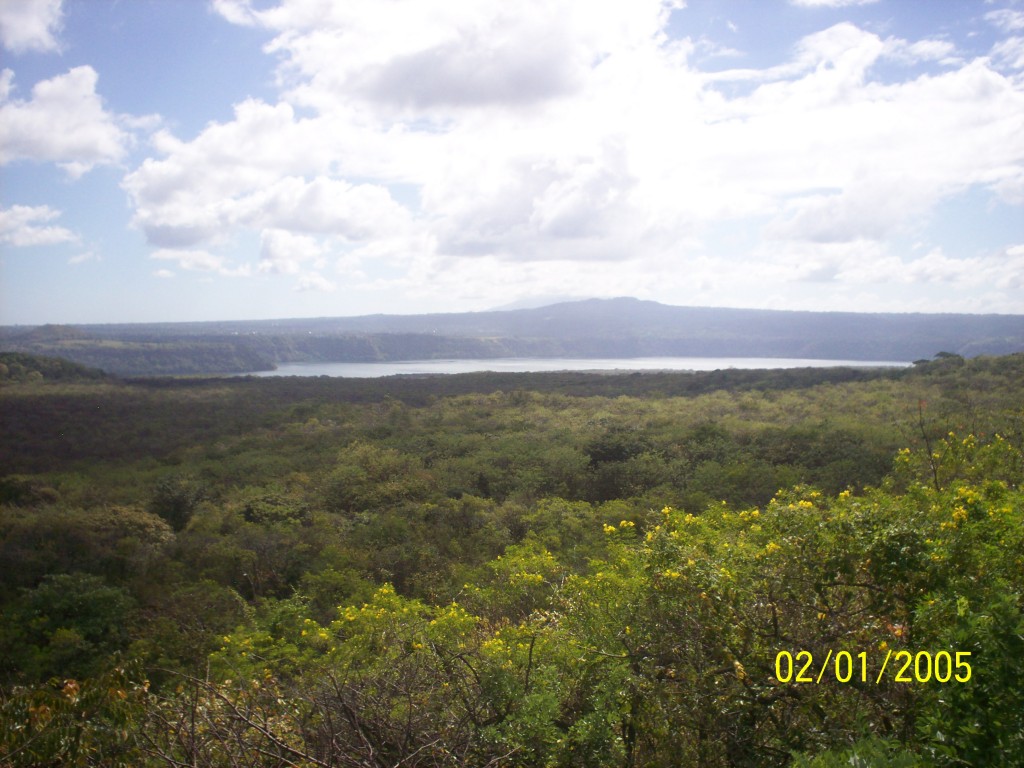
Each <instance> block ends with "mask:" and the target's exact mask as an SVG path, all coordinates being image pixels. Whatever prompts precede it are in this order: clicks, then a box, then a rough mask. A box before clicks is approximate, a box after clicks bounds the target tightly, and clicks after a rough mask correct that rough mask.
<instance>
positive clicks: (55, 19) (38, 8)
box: [0, 0, 63, 53]
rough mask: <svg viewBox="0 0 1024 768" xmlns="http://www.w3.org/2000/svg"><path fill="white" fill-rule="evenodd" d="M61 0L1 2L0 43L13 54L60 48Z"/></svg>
mask: <svg viewBox="0 0 1024 768" xmlns="http://www.w3.org/2000/svg"><path fill="white" fill-rule="evenodd" d="M62 20H63V11H62V9H61V0H3V2H0V43H2V44H3V46H4V48H6V49H7V50H8V51H11V52H12V53H25V52H26V51H41V52H44V53H45V52H55V51H59V50H60V43H59V42H58V40H57V34H58V32H59V31H60V28H61V23H62Z"/></svg>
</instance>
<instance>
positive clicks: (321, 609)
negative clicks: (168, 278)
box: [0, 355, 1024, 766]
mask: <svg viewBox="0 0 1024 768" xmlns="http://www.w3.org/2000/svg"><path fill="white" fill-rule="evenodd" d="M18 364H19V365H22V366H23V368H24V369H25V370H26V371H30V370H36V371H39V372H40V376H18V377H15V379H16V380H14V381H12V380H10V377H9V379H8V381H7V383H5V384H4V385H3V388H2V389H0V416H2V418H3V425H4V433H3V434H4V437H3V440H2V451H3V453H2V457H0V458H2V460H3V463H4V464H3V465H4V467H6V468H7V474H6V475H5V476H4V477H3V478H2V479H0V502H2V506H0V562H2V563H3V565H4V567H3V569H2V571H0V573H2V584H0V611H2V616H0V680H2V699H0V764H10V765H104V766H106V765H152V766H165V765H167V766H169V765H181V764H186V765H209V766H215V765H216V766H220V765H224V766H234V765H242V764H245V765H262V766H285V765H303V766H307V765H308V766H316V765H338V766H344V765H365V766H370V765H381V766H383V765H389V766H390V765H399V764H401V765H418V766H455V765H467V766H477V765H508V766H605V765H607V766H678V765H684V766H686V765H693V766H698V765H699V766H748V765H749V766H754V765H758V766H760V765H778V766H783V765H804V766H809V765H814V766H831V765H851V764H863V765H891V766H896V765H975V766H990V765H1007V766H1010V765H1019V764H1021V763H1022V762H1024V736H1022V734H1024V714H1022V713H1024V671H1022V669H1021V667H1020V664H1019V659H1020V658H1021V657H1022V652H1024V640H1022V637H1024V619H1022V607H1024V604H1022V595H1024V584H1022V580H1024V576H1022V574H1024V495H1022V491H1021V479H1022V477H1024V465H1022V447H1024V410H1022V403H1024V391H1022V389H1024V355H1015V356H1008V357H1000V358H974V359H966V360H965V359H963V358H960V357H958V356H956V355H944V356H941V357H939V358H937V359H936V360H935V361H934V362H930V363H921V364H918V365H916V366H915V367H914V368H912V369H908V370H906V371H888V372H883V371H876V372H865V371H857V372H853V371H848V372H845V373H844V372H841V371H831V372H823V371H817V372H816V371H810V370H808V371H792V372H747V371H735V372H718V373H716V374H705V375H700V374H645V375H639V376H586V375H583V374H546V375H530V374H521V375H514V376H507V375H506V376H497V375H488V374H477V375H471V376H466V377H462V376H455V377H429V378H422V379H394V380H384V381H379V382H344V381H340V380H302V379H295V380H259V379H250V380H226V379H209V380H147V381H138V382H123V381H118V380H114V379H109V378H94V377H93V376H94V374H92V373H91V372H87V371H79V372H78V375H76V376H72V377H66V376H63V375H61V374H59V373H50V374H48V371H50V370H51V369H52V370H53V371H58V372H59V371H61V370H63V368H62V366H60V365H56V364H52V363H49V362H45V361H43V362H39V363H38V364H36V366H35V368H32V362H31V361H30V360H22V361H20V362H19V363H18ZM9 370H10V368H9ZM40 379H42V380H40ZM802 651H806V652H809V653H810V654H812V658H813V659H814V660H815V661H814V666H813V670H814V672H815V673H817V672H819V671H821V669H822V668H823V665H824V659H825V658H826V657H829V658H836V657H837V656H838V655H839V654H841V653H844V652H845V653H846V654H847V655H846V656H841V657H840V658H842V659H847V658H849V659H850V660H855V663H856V664H859V665H860V666H858V667H857V669H856V675H854V674H852V672H851V674H850V675H849V676H848V679H849V682H846V683H843V682H840V681H839V680H838V679H837V678H839V677H842V676H843V669H841V668H838V667H836V666H835V664H833V665H832V666H831V667H829V668H828V670H827V671H828V674H824V673H823V675H822V679H821V682H820V683H817V682H816V683H807V684H803V683H794V682H790V683H785V682H782V681H781V680H780V679H779V678H780V676H785V675H784V673H785V667H784V666H783V667H779V666H778V665H777V663H776V662H777V660H778V658H779V653H780V652H788V653H789V654H790V655H791V656H793V657H797V655H798V654H799V653H800V652H802ZM901 651H908V652H910V654H911V656H910V658H911V659H912V660H913V662H914V663H916V664H917V666H916V667H914V666H913V665H911V667H910V671H911V673H912V677H913V675H914V674H916V675H918V677H921V676H923V675H924V673H925V672H928V676H929V677H945V678H946V679H947V680H949V682H936V681H935V680H934V679H932V680H930V682H928V683H918V682H910V683H904V682H900V681H898V680H897V679H896V674H897V673H898V672H899V670H898V669H895V670H892V669H891V670H889V671H888V672H887V673H885V674H883V675H882V676H881V679H878V680H877V681H876V677H875V676H876V675H878V674H879V671H880V669H881V667H882V664H883V662H884V660H885V659H886V658H887V656H890V655H891V654H893V653H895V654H898V653H899V652H901ZM921 652H925V653H926V654H927V655H926V656H921V655H920V654H921ZM943 652H945V653H946V654H948V658H949V659H950V663H951V664H955V662H956V661H957V660H959V661H961V662H963V663H966V664H968V665H969V666H970V668H971V677H970V680H968V681H966V682H958V681H956V679H955V676H954V672H956V673H958V674H960V675H961V676H963V672H964V668H963V667H956V666H954V667H953V668H951V669H948V670H945V669H943V668H942V667H941V666H940V664H939V661H940V660H944V659H946V658H947V656H943V655H941V654H942V653H943ZM958 653H959V654H970V655H969V656H956V654H958ZM861 654H863V655H861ZM782 658H783V659H784V658H785V656H783V657H782ZM802 658H804V657H802ZM890 663H893V664H894V667H895V662H890ZM798 666H799V664H798ZM797 671H799V670H797ZM946 671H948V672H949V674H948V675H947V674H946ZM862 672H863V673H864V674H863V675H862V674H861V673H862ZM861 677H863V678H864V679H863V680H862V679H861ZM856 760H861V761H862V762H861V763H856V762H851V761H856Z"/></svg>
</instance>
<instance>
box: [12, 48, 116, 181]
mask: <svg viewBox="0 0 1024 768" xmlns="http://www.w3.org/2000/svg"><path fill="white" fill-rule="evenodd" d="M8 72H9V71H5V73H4V78H3V82H4V87H3V88H0V96H2V100H0V165H3V164H7V163H11V162H13V161H15V160H34V161H37V162H54V163H57V164H58V165H59V166H60V167H61V168H63V169H64V170H65V171H66V172H67V174H68V175H69V176H70V177H71V178H77V177H79V176H81V175H82V174H83V173H86V172H87V171H89V170H91V169H92V168H94V167H95V166H97V165H109V164H114V163H118V162H120V161H121V160H122V159H123V157H124V156H125V153H126V151H127V148H128V146H129V144H130V142H131V135H130V134H129V133H127V132H126V131H124V130H122V129H121V128H120V127H119V125H118V121H117V118H116V117H115V116H114V115H112V114H111V113H109V112H107V111H106V110H105V109H104V107H103V102H102V100H101V99H100V97H99V96H98V95H97V93H96V82H97V79H98V76H97V74H96V71H95V70H94V69H93V68H92V67H89V66H81V67H75V68H74V69H71V70H69V71H68V72H67V73H66V74H63V75H58V76H57V77H54V78H51V79H49V80H43V81H40V82H39V83H36V85H35V86H34V87H33V88H32V99H31V100H30V101H21V100H11V99H10V93H11V90H12V89H13V86H12V85H11V83H12V80H13V76H11V75H9V74H8Z"/></svg>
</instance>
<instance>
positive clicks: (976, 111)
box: [0, 0, 1024, 325]
mask: <svg viewBox="0 0 1024 768" xmlns="http://www.w3.org/2000/svg"><path fill="white" fill-rule="evenodd" d="M0 45H2V49H0V54H2V56H0V71H2V75H0V324H4V325H10V324H39V323H47V322H54V323H98V322H146V321H175V320H219V319H246V318H272V317H303V316H330V315H356V314H368V313H376V312H385V313H412V312H433V311H470V310H481V309H489V308H494V307H500V306H508V305H528V304H540V303H544V302H545V301H549V300H559V299H567V298H573V297H579V298H584V297H592V296H622V295H630V296H636V297H639V298H644V299H653V300H656V301H661V302H665V303H668V304H677V305H697V306H731V307H758V308H775V309H805V310H842V311H879V312H999V313H1014V314H1020V313H1024V2H1021V0H974V1H966V2H945V0H943V1H941V2H940V1H936V2H923V1H918V0H868V1H866V2H865V1H864V0H766V1H764V2H760V1H759V2H754V1H753V0H725V1H721V0H720V1H718V2H713V1H712V0H688V2H685V3H684V2H678V1H677V2H673V1H671V0H669V1H667V2H666V1H664V0H632V1H631V2H629V3H625V2H622V1H621V0H524V1H523V2H520V3H516V4H510V3H507V2H499V0H347V2H344V3H341V2H331V1H329V0H252V1H251V2H250V1H249V0H211V1H209V2H207V0H3V2H2V3H0Z"/></svg>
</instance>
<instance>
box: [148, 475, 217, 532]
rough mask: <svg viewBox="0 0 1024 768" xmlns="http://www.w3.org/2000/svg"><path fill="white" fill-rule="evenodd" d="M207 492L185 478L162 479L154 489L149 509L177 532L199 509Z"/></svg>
mask: <svg viewBox="0 0 1024 768" xmlns="http://www.w3.org/2000/svg"><path fill="white" fill-rule="evenodd" d="M204 495H205V491H204V490H203V488H202V487H201V486H199V485H197V484H196V483H195V482H193V481H192V480H189V479H187V478H183V477H176V476H172V477H165V478H162V479H161V480H160V481H159V482H158V483H157V484H156V487H155V488H153V494H152V496H150V499H149V504H148V508H149V511H150V512H151V513H153V514H154V515H156V516H157V517H160V518H162V519H163V520H165V521H166V522H167V524H168V525H169V526H171V528H172V529H173V530H175V531H180V530H182V529H183V528H184V527H185V526H186V525H188V523H189V520H191V519H192V516H193V515H194V514H195V513H196V510H197V509H198V508H199V502H201V501H202V500H203V496H204Z"/></svg>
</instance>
